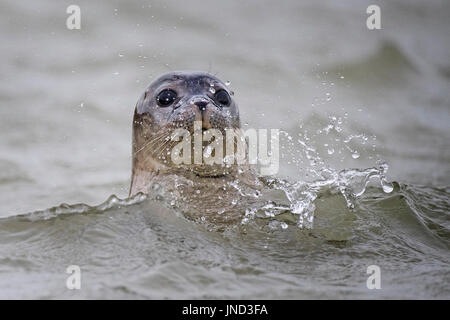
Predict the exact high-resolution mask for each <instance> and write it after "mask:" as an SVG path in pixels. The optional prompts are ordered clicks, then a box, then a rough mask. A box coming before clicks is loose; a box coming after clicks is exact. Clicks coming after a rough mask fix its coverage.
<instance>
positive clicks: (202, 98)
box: [130, 71, 244, 196]
mask: <svg viewBox="0 0 450 320" xmlns="http://www.w3.org/2000/svg"><path fill="white" fill-rule="evenodd" d="M232 96H233V92H232V91H230V90H229V89H228V87H227V86H226V85H225V84H224V83H223V82H222V81H221V80H220V79H218V78H217V77H215V76H213V75H211V74H208V73H205V72H198V71H178V72H169V73H166V74H164V75H162V76H160V77H159V78H157V79H156V80H155V81H153V82H152V83H151V84H150V85H149V86H148V87H147V89H146V90H145V91H144V93H143V94H142V95H141V97H140V98H139V100H138V102H137V104H136V108H135V111H134V117H133V142H132V175H131V186H130V196H133V195H135V194H137V193H139V192H142V193H149V192H150V186H151V185H152V184H154V182H155V181H161V177H163V179H165V177H166V176H167V175H173V174H176V175H178V176H182V177H185V178H188V179H190V180H191V181H198V182H200V184H202V185H203V186H207V185H208V183H207V181H213V184H217V179H218V178H221V179H222V180H221V181H225V180H228V181H229V180H230V179H233V178H235V177H236V176H237V175H238V174H239V173H242V172H243V171H244V170H242V169H240V167H239V166H238V165H236V164H235V163H234V164H232V165H224V163H215V164H213V165H211V164H206V163H205V161H201V162H200V163H199V162H196V161H195V159H194V158H195V157H196V152H198V151H199V150H195V148H196V146H195V145H193V146H192V148H193V152H192V153H191V150H183V153H184V152H187V153H186V155H187V157H188V158H189V159H190V160H193V161H191V162H190V163H187V164H186V163H182V164H180V163H174V162H173V161H172V159H173V158H172V156H173V155H172V154H171V153H172V152H173V149H174V146H175V145H176V144H177V143H179V141H174V139H173V137H174V133H176V132H177V130H180V129H181V130H185V131H187V132H189V133H190V135H191V136H193V137H194V139H193V140H194V141H195V139H196V137H195V135H196V134H198V132H197V131H196V130H195V129H196V128H195V125H196V124H199V127H198V128H197V129H201V130H200V134H201V133H203V132H205V131H208V130H210V129H215V130H218V131H219V132H220V133H223V134H226V132H227V130H230V129H231V130H236V129H240V119H239V110H238V106H237V103H236V102H235V101H234V99H233V97H232ZM205 146H206V144H205V143H204V141H203V140H202V145H201V149H202V150H201V152H204V151H205V150H204V148H205ZM188 151H189V152H188ZM224 179H225V180H224Z"/></svg>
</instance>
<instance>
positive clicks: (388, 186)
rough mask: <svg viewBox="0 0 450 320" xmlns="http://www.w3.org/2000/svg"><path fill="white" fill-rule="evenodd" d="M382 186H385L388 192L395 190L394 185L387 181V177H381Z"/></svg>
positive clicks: (384, 188)
mask: <svg viewBox="0 0 450 320" xmlns="http://www.w3.org/2000/svg"><path fill="white" fill-rule="evenodd" d="M381 187H382V188H383V191H384V192H386V193H391V192H392V191H393V190H394V186H393V184H392V183H390V182H387V181H386V179H384V178H382V179H381Z"/></svg>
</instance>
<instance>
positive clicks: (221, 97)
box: [214, 89, 231, 106]
mask: <svg viewBox="0 0 450 320" xmlns="http://www.w3.org/2000/svg"><path fill="white" fill-rule="evenodd" d="M214 98H215V99H216V101H217V102H218V103H220V104H221V105H224V106H228V105H230V102H231V98H230V96H229V95H228V92H226V91H225V90H223V89H221V90H218V91H217V92H216V94H215V95H214Z"/></svg>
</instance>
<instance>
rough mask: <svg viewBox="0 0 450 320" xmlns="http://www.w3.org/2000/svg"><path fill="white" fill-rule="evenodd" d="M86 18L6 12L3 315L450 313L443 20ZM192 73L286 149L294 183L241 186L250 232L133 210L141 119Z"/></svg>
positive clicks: (140, 205)
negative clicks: (374, 307) (80, 301)
mask: <svg viewBox="0 0 450 320" xmlns="http://www.w3.org/2000/svg"><path fill="white" fill-rule="evenodd" d="M77 4H78V5H79V6H80V7H81V12H82V28H81V30H79V31H70V30H67V29H66V28H65V19H66V17H67V14H66V13H65V10H66V6H65V5H64V4H55V3H52V2H50V1H36V2H33V4H26V5H25V4H20V3H16V2H14V1H3V2H2V3H1V4H0V16H1V19H0V24H1V28H0V37H1V39H2V50H1V51H0V58H1V59H0V61H2V63H1V72H0V75H1V79H2V82H1V85H0V127H1V133H2V134H1V135H0V146H1V148H0V217H1V218H0V271H1V272H0V297H1V298H236V299H239V298H249V299H260V298H288V299H296V298H306V299H309V298H439V299H443V298H446V299H448V298H450V292H449V289H448V283H449V280H450V268H449V262H450V254H449V240H450V219H449V209H450V201H449V195H450V166H449V159H450V143H449V141H450V139H449V137H450V127H449V125H448V124H449V123H450V122H449V121H450V112H449V111H450V95H449V92H450V90H449V89H450V88H449V87H450V84H449V80H450V76H449V75H450V72H449V70H450V65H449V63H448V61H450V60H449V57H450V45H449V44H448V30H449V22H448V14H449V13H450V5H449V4H448V3H445V2H441V1H429V2H427V3H421V2H419V1H389V2H388V1H381V2H379V5H380V7H381V10H382V28H383V29H382V30H379V31H369V30H367V29H366V27H365V19H366V14H365V9H366V8H367V6H368V5H369V4H370V2H364V1H354V2H353V3H352V2H346V3H336V2H335V1H325V2H321V3H320V4H318V3H316V2H315V1H306V2H302V3H297V2H296V1H292V2H283V4H279V3H275V2H265V3H262V2H261V1H257V2H256V1H255V2H252V1H250V2H246V3H245V4H243V3H241V2H237V1H236V2H234V1H227V2H223V1H222V2H217V3H211V4H208V5H205V4H204V3H203V4H202V2H200V1H190V2H189V5H188V4H183V5H180V4H179V3H176V2H174V1H169V2H156V1H152V2H148V1H129V2H127V3H119V2H103V3H102V2H97V3H95V4H94V3H91V2H87V1H78V3H77ZM218 12H220V17H218V16H217V14H216V13H218ZM261 21H264V23H261ZM269 44H270V45H269ZM177 69H199V70H206V71H210V72H212V73H217V75H218V76H219V77H220V78H221V79H222V80H224V81H227V83H228V85H229V87H230V89H231V90H233V91H234V92H235V95H234V98H235V99H236V100H237V102H238V104H239V106H240V111H241V119H242V123H243V127H244V129H245V128H279V129H280V130H281V133H282V134H281V137H282V141H281V143H280V155H281V165H280V173H279V175H278V176H277V177H276V178H273V179H264V181H263V182H264V188H263V190H262V191H261V192H260V193H258V192H256V190H248V189H245V188H244V187H243V186H241V185H240V183H239V181H237V182H236V183H233V184H232V185H229V186H228V187H230V189H232V190H235V191H241V193H242V194H241V195H240V197H239V198H238V199H233V200H230V203H229V206H230V207H234V206H240V207H239V208H240V209H241V211H242V217H241V218H240V219H239V221H237V222H235V223H232V224H226V225H219V226H218V225H217V224H216V225H214V224H210V223H209V222H208V220H207V219H204V220H202V219H199V220H198V221H192V220H189V219H186V218H184V217H183V213H187V212H186V211H189V210H193V209H192V208H186V207H183V205H182V203H181V204H180V201H179V199H176V198H175V199H174V198H173V197H172V195H171V194H170V192H165V191H164V188H162V189H161V190H159V191H158V192H155V193H154V194H152V195H149V196H148V197H143V196H137V197H135V198H133V199H126V197H127V195H128V187H129V177H130V171H131V159H130V157H131V156H130V153H131V141H130V140H131V118H132V112H133V108H134V104H135V103H136V100H137V98H138V96H139V95H140V94H141V92H142V90H143V89H144V88H145V87H146V85H147V84H148V83H149V82H150V81H152V80H153V79H154V78H155V77H157V76H158V75H159V74H161V73H163V72H165V71H168V70H177ZM163 187H164V186H163ZM112 194H115V195H116V196H117V197H116V196H111V195H112ZM194 196H195V195H194ZM200 196H202V194H200V195H199V197H200ZM105 199H107V200H106V201H105ZM120 199H123V200H120ZM233 201H234V203H233ZM61 203H67V204H62V205H59V204H61ZM77 203H79V204H77ZM99 203H102V204H100V205H96V204H99ZM47 208H50V209H47ZM227 209H228V207H221V208H217V214H218V215H219V216H223V215H225V214H226V210H227ZM196 213H198V212H196ZM69 265H79V266H80V267H81V271H82V289H81V290H68V289H67V288H66V285H65V284H66V279H67V277H68V276H69V275H68V274H67V273H65V271H66V268H67V267H68V266H69ZM370 265H378V266H379V267H380V270H381V279H382V280H381V287H382V289H381V290H369V289H367V287H366V280H367V278H368V276H369V275H368V274H367V273H366V270H367V267H368V266H370Z"/></svg>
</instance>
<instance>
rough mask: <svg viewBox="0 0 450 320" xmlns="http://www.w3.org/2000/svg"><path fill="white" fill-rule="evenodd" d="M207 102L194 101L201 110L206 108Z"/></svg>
mask: <svg viewBox="0 0 450 320" xmlns="http://www.w3.org/2000/svg"><path fill="white" fill-rule="evenodd" d="M207 104H208V102H206V101H197V102H196V103H195V105H196V106H197V107H198V108H199V109H200V110H202V111H203V110H205V109H206V105H207Z"/></svg>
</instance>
